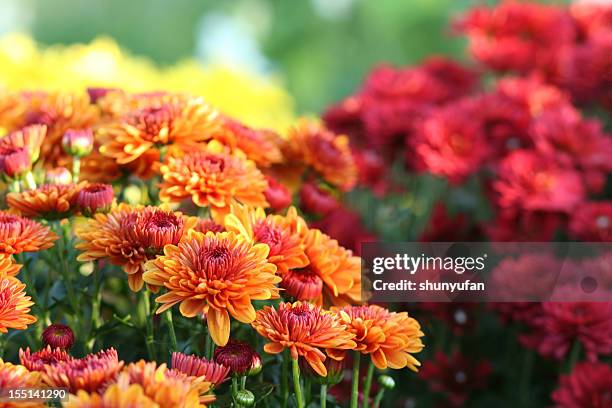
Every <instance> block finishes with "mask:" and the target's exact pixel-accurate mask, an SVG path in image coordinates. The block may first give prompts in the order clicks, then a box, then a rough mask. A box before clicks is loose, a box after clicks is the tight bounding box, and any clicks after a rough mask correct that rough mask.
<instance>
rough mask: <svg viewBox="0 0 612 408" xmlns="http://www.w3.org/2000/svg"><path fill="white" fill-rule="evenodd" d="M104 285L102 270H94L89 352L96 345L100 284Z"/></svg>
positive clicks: (100, 296)
mask: <svg viewBox="0 0 612 408" xmlns="http://www.w3.org/2000/svg"><path fill="white" fill-rule="evenodd" d="M103 283H104V270H103V269H99V268H96V270H95V271H94V291H93V295H92V298H91V326H90V329H89V341H88V343H87V347H88V349H89V352H90V353H91V352H92V351H93V348H94V345H95V343H96V338H95V337H96V330H98V328H99V327H100V307H101V305H102V284H103Z"/></svg>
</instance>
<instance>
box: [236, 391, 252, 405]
mask: <svg viewBox="0 0 612 408" xmlns="http://www.w3.org/2000/svg"><path fill="white" fill-rule="evenodd" d="M236 403H237V404H238V406H240V407H252V406H253V404H255V395H253V393H252V392H251V391H249V390H240V391H238V393H237V394H236Z"/></svg>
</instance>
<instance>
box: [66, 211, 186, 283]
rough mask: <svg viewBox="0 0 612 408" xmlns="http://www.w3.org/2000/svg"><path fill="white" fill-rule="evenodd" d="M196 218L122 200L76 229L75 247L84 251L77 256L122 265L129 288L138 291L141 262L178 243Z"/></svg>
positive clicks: (140, 281) (141, 270) (141, 268)
mask: <svg viewBox="0 0 612 408" xmlns="http://www.w3.org/2000/svg"><path fill="white" fill-rule="evenodd" d="M196 222H197V219H196V218H194V217H186V216H184V215H182V214H181V213H179V212H173V211H170V210H166V209H163V208H159V207H143V206H136V207H132V206H130V205H128V204H123V203H122V204H119V205H118V206H117V207H116V208H114V209H113V210H111V211H110V212H109V213H108V214H103V213H97V214H95V215H94V218H92V219H90V220H89V221H88V222H87V224H86V225H84V226H83V227H82V228H81V229H79V230H77V236H78V237H79V238H80V242H79V243H77V245H76V248H77V249H80V250H82V251H83V253H82V254H81V255H79V257H78V259H79V260H80V261H93V260H95V259H108V260H109V262H111V263H112V264H114V265H118V266H121V267H122V268H123V270H124V271H125V273H127V274H128V282H129V285H130V288H131V289H132V290H133V291H139V290H140V289H141V288H142V285H143V280H142V273H143V272H144V269H143V266H144V263H145V262H146V261H147V260H149V259H152V258H154V257H155V256H156V255H158V254H161V253H162V250H163V249H164V246H166V245H168V244H174V245H176V244H178V242H179V241H180V240H181V238H182V237H183V235H184V234H185V232H186V231H187V230H189V229H190V228H193V227H194V226H195V224H196Z"/></svg>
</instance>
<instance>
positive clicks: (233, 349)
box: [215, 340, 261, 376]
mask: <svg viewBox="0 0 612 408" xmlns="http://www.w3.org/2000/svg"><path fill="white" fill-rule="evenodd" d="M255 356H257V357H259V355H258V354H257V352H256V351H255V350H253V348H252V347H251V346H250V345H249V344H247V343H243V342H240V341H235V340H230V341H229V342H228V343H227V344H226V345H225V346H222V347H217V348H216V349H215V362H216V363H217V364H222V365H224V366H226V367H229V368H230V370H231V371H232V374H234V375H238V376H242V375H247V374H248V372H249V371H250V370H251V369H252V368H254V367H253V363H256V364H257V360H254V358H255ZM258 364H261V359H259V363H258Z"/></svg>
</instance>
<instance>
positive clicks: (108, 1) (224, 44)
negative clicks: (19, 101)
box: [0, 0, 482, 113]
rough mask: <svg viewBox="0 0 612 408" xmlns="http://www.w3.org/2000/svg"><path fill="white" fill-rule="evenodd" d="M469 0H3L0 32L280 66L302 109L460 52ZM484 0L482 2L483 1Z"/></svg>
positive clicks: (165, 59) (259, 67) (267, 68)
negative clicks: (109, 41) (455, 26)
mask: <svg viewBox="0 0 612 408" xmlns="http://www.w3.org/2000/svg"><path fill="white" fill-rule="evenodd" d="M475 3H476V2H475V1H469V0H459V1H458V0H300V1H288V0H235V1H214V0H173V1H169V0H0V33H5V32H10V31H24V32H28V33H31V34H32V35H33V36H34V38H35V39H36V40H37V41H39V42H41V43H42V44H54V43H64V44H72V43H77V42H88V41H90V40H92V39H93V38H95V37H97V36H99V35H108V36H111V37H113V38H114V39H116V40H117V41H118V42H119V44H120V45H121V46H122V47H124V48H125V49H127V50H129V51H130V52H132V53H134V54H137V55H144V56H147V57H150V58H152V59H153V60H155V61H156V62H157V63H159V64H162V65H167V64H172V63H174V62H176V61H178V60H181V59H183V58H186V57H190V56H195V57H197V58H198V59H200V60H202V61H204V62H219V61H221V62H224V63H228V64H234V65H240V66H247V67H248V68H249V69H251V70H253V71H256V72H264V73H268V72H271V73H274V74H277V75H279V76H280V77H281V78H282V80H283V82H284V84H285V86H286V88H287V89H288V91H289V92H290V93H291V94H292V95H293V96H294V98H295V100H296V106H297V109H298V111H299V112H300V113H316V112H321V111H322V110H323V109H324V108H325V106H327V105H328V104H330V103H332V102H334V101H337V100H339V99H340V98H342V97H343V96H345V95H347V94H349V93H351V92H352V91H353V90H354V89H355V87H357V86H358V84H359V83H360V82H361V81H362V79H363V77H364V76H365V74H366V73H367V72H368V71H369V70H370V69H371V67H372V66H373V65H375V64H376V63H379V62H382V61H385V62H391V63H395V64H409V63H415V62H418V61H420V60H422V59H423V58H424V57H425V56H428V55H431V54H447V55H453V56H456V57H458V58H462V57H463V51H462V47H463V40H462V39H460V38H455V37H453V36H452V34H451V33H450V30H449V24H448V23H449V20H450V19H452V18H453V17H454V16H456V15H457V14H458V13H459V12H460V11H461V10H464V9H465V8H467V7H469V6H470V5H473V4H475ZM480 3H482V2H480Z"/></svg>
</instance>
